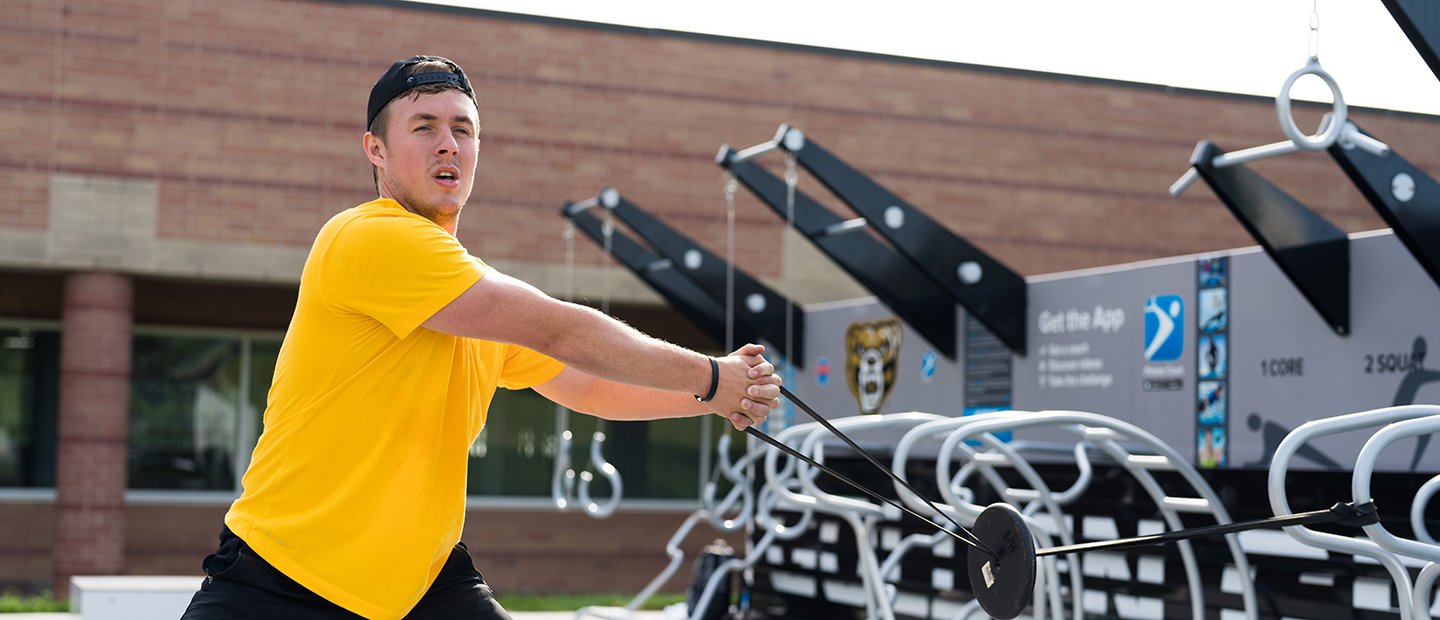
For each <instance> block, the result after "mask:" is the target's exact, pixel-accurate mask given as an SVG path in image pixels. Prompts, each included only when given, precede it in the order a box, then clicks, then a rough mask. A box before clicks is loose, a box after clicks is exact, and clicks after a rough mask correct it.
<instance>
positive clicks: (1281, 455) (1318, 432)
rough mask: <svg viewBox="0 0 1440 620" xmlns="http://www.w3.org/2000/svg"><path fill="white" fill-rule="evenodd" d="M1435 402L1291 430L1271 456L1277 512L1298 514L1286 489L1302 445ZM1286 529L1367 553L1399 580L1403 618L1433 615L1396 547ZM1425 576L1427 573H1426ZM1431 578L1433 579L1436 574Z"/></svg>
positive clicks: (1312, 541)
mask: <svg viewBox="0 0 1440 620" xmlns="http://www.w3.org/2000/svg"><path fill="white" fill-rule="evenodd" d="M1437 410H1440V409H1437V407H1436V406H1434V405H1403V406H1399V407H1385V408H1381V409H1372V410H1369V411H1361V412H1358V413H1350V414H1345V415H1340V416H1335V417H1330V418H1324V419H1320V420H1311V421H1310V422H1306V423H1304V424H1301V425H1300V426H1298V427H1296V428H1295V430H1293V431H1290V433H1289V434H1288V435H1286V436H1285V439H1284V440H1282V441H1281V442H1280V445H1279V446H1278V447H1277V448H1276V449H1275V455H1274V456H1273V457H1271V459H1270V476H1269V479H1268V482H1267V487H1268V489H1267V490H1268V492H1269V495H1270V507H1271V509H1272V510H1273V511H1274V512H1275V514H1276V515H1277V516H1279V515H1288V514H1294V511H1293V510H1292V509H1291V508H1290V499H1289V497H1288V494H1287V493H1286V488H1285V481H1286V476H1287V474H1288V473H1289V471H1290V461H1291V460H1292V459H1293V458H1294V457H1295V454H1296V453H1297V452H1298V451H1299V450H1300V448H1301V447H1302V446H1304V445H1305V444H1307V443H1308V442H1310V441H1312V440H1314V439H1317V438H1320V437H1324V436H1327V435H1335V434H1338V433H1344V432H1348V431H1354V430H1359V429H1362V428H1369V427H1373V426H1381V425H1385V424H1390V423H1393V422H1400V421H1404V420H1409V419H1414V418H1419V417H1424V416H1429V415H1435V413H1437ZM1284 530H1285V533H1286V534H1289V535H1290V537H1291V538H1293V539H1295V540H1296V541H1299V542H1300V543H1303V544H1306V545H1310V546H1312V547H1318V548H1320V549H1325V550H1329V551H1339V552H1341V553H1348V554H1351V555H1363V556H1366V557H1369V558H1373V559H1375V560H1376V561H1377V562H1379V563H1380V565H1381V566H1383V567H1385V570H1386V571H1387V572H1389V573H1390V579H1391V580H1392V581H1393V582H1394V584H1395V590H1396V593H1397V594H1398V596H1397V597H1396V600H1397V601H1398V604H1399V607H1400V618H1401V620H1411V619H1412V618H1416V617H1417V615H1418V617H1419V618H1429V617H1430V612H1429V609H1428V608H1426V607H1421V608H1419V609H1417V608H1416V607H1415V602H1414V600H1413V598H1412V595H1413V593H1414V591H1415V584H1414V583H1413V582H1412V581H1411V580H1410V573H1409V571H1407V570H1406V568H1405V565H1404V564H1403V563H1402V562H1401V561H1400V558H1399V557H1398V556H1397V555H1396V554H1395V553H1394V552H1392V551H1390V550H1387V549H1385V548H1384V547H1381V546H1380V545H1379V543H1377V542H1375V541H1373V540H1364V539H1359V538H1352V537H1348V536H1339V535H1336V534H1329V533H1325V532H1317V531H1315V530H1312V529H1309V528H1307V527H1305V526H1301V525H1296V526H1291V527H1287V528H1284ZM1422 576H1425V575H1423V574H1422ZM1428 578H1429V579H1430V580H1431V581H1432V582H1433V580H1434V576H1433V575H1430V576H1428Z"/></svg>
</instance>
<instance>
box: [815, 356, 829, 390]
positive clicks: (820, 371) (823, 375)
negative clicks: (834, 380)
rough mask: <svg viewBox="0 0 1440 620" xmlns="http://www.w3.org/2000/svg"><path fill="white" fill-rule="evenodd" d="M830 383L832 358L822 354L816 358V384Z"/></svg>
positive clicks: (821, 385)
mask: <svg viewBox="0 0 1440 620" xmlns="http://www.w3.org/2000/svg"><path fill="white" fill-rule="evenodd" d="M829 383H830V358H828V357H825V356H823V355H822V356H820V359H818V360H815V384H816V385H819V386H820V387H822V388H823V387H825V386H826V385H828V384H829Z"/></svg>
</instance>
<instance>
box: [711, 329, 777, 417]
mask: <svg viewBox="0 0 1440 620" xmlns="http://www.w3.org/2000/svg"><path fill="white" fill-rule="evenodd" d="M764 352H765V347H764V346H762V345H758V344H747V345H745V346H743V347H740V348H739V349H737V350H736V351H735V352H734V353H731V354H730V355H727V356H725V357H722V358H719V359H717V360H716V362H718V363H719V365H720V379H719V382H720V385H719V387H718V388H717V389H716V390H715V398H714V399H712V400H711V401H710V406H711V410H712V411H714V412H715V413H717V414H719V415H723V416H725V417H726V418H727V419H729V420H730V423H731V424H733V425H735V429H736V430H741V431H743V430H745V427H747V426H752V425H755V424H760V423H761V422H764V421H765V417H766V416H768V415H770V410H772V409H774V408H775V407H777V406H779V404H780V377H779V376H778V375H776V374H775V366H774V365H773V364H771V363H770V362H768V361H766V360H765V358H764V357H763V355H762V354H763V353H764Z"/></svg>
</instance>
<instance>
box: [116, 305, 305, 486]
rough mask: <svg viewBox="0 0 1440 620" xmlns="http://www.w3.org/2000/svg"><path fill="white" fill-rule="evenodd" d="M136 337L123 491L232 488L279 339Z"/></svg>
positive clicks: (254, 429) (255, 429)
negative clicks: (126, 477)
mask: <svg viewBox="0 0 1440 620" xmlns="http://www.w3.org/2000/svg"><path fill="white" fill-rule="evenodd" d="M137 332H138V333H137V334H136V336H135V338H134V349H133V364H132V367H131V374H130V376H131V382H130V440H129V446H130V456H129V487H130V488H131V489H185V490H211V491H238V489H239V479H240V476H241V474H242V473H243V472H244V468H245V467H246V466H247V465H248V464H249V460H250V453H251V452H252V451H253V450H254V448H255V440H256V437H258V436H259V433H260V425H261V422H260V414H261V412H262V411H264V407H265V394H266V392H267V391H268V390H269V387H270V380H271V377H272V376H273V374H274V369H275V358H276V355H277V354H278V352H279V341H278V340H272V339H257V338H252V337H249V336H228V335H208V334H193V333H178V334H169V333H145V332H144V331H141V330H137Z"/></svg>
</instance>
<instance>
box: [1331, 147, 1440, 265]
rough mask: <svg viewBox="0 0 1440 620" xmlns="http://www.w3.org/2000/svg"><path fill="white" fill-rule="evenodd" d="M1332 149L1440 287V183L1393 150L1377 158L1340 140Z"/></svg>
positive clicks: (1336, 161)
mask: <svg viewBox="0 0 1440 620" xmlns="http://www.w3.org/2000/svg"><path fill="white" fill-rule="evenodd" d="M1361 132H1362V133H1364V130H1363V129H1362V130H1361ZM1365 135H1370V134H1368V133H1366V134H1365ZM1329 150H1330V156H1331V157H1333V158H1335V163H1338V164H1340V168H1341V169H1342V170H1344V171H1345V174H1347V175H1349V176H1350V180H1351V181H1353V182H1354V183H1355V186H1356V187H1358V188H1360V193H1361V194H1364V195H1365V199H1366V200H1369V201H1370V205H1371V206H1373V207H1375V211H1377V212H1378V213H1380V217H1383V218H1385V222H1386V223H1388V224H1390V228H1391V229H1393V230H1394V231H1395V236H1396V237H1399V238H1400V242H1401V243H1403V244H1405V247H1406V248H1408V249H1409V250H1410V254H1412V255H1414V256H1415V260H1416V261H1418V262H1419V263H1420V266H1421V267H1423V268H1424V269H1425V273H1428V274H1430V279H1431V280H1434V281H1435V283H1436V284H1440V184H1436V182H1435V179H1433V178H1430V176H1429V175H1427V174H1425V173H1424V172H1423V171H1421V170H1420V169H1419V168H1416V167H1415V165H1414V164H1411V163H1410V162H1408V161H1406V160H1405V158H1404V157H1401V156H1400V154H1399V153H1396V152H1395V151H1394V149H1391V150H1390V151H1389V153H1388V154H1387V155H1384V156H1378V155H1373V154H1371V153H1368V152H1366V151H1365V150H1364V149H1357V148H1350V149H1347V148H1345V147H1343V146H1341V145H1340V143H1339V142H1338V141H1337V142H1336V143H1335V144H1334V145H1333V146H1331V147H1330V149H1329Z"/></svg>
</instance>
